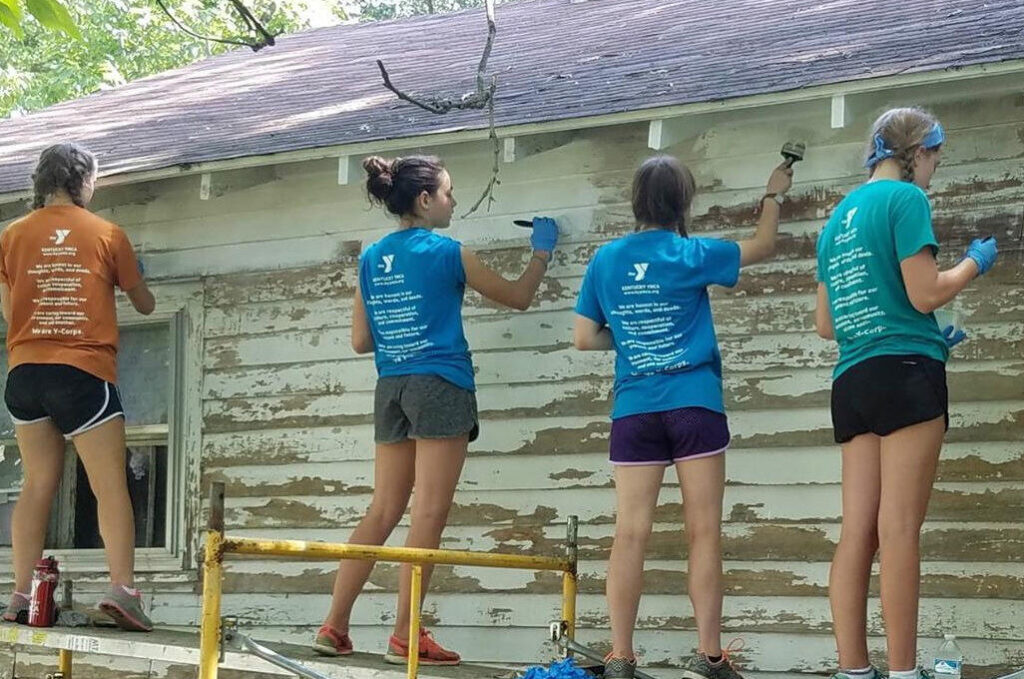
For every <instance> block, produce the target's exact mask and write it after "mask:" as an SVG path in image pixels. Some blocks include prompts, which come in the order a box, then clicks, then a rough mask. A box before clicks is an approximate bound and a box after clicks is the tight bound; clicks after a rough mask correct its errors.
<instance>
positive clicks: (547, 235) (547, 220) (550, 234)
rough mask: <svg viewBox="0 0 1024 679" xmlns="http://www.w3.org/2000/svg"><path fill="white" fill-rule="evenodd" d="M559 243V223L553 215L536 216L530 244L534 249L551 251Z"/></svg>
mask: <svg viewBox="0 0 1024 679" xmlns="http://www.w3.org/2000/svg"><path fill="white" fill-rule="evenodd" d="M556 243H558V224H556V223H555V220H553V219H552V218H551V217H534V218H533V233H532V234H530V245H531V246H532V247H533V249H534V250H540V251H541V252H551V251H552V250H554V249H555V244H556Z"/></svg>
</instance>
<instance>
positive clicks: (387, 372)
mask: <svg viewBox="0 0 1024 679" xmlns="http://www.w3.org/2000/svg"><path fill="white" fill-rule="evenodd" d="M363 167H364V168H365V169H366V172H367V175H368V179H367V185H366V186H367V191H368V193H369V195H370V198H371V200H372V201H373V202H375V203H377V204H379V205H382V206H384V207H385V208H386V209H387V211H388V212H389V213H391V214H393V215H395V216H396V217H398V229H397V230H395V231H393V232H392V233H390V234H388V235H387V236H384V237H383V238H382V239H380V240H379V241H377V242H376V243H374V244H373V245H371V246H369V247H368V248H366V250H365V251H364V252H363V255H362V257H361V258H360V262H359V279H358V284H357V287H356V293H355V300H354V309H353V315H352V348H353V349H355V351H356V353H360V354H367V353H371V352H373V354H374V358H375V361H376V364H377V372H378V375H379V379H378V380H377V388H376V395H375V401H374V429H375V436H374V438H375V440H376V444H377V446H376V455H375V460H376V462H375V468H374V484H373V501H372V503H371V504H370V508H369V510H368V512H367V514H366V516H365V517H364V518H363V520H362V521H361V522H360V523H359V526H358V527H357V528H356V529H355V531H354V532H353V533H352V537H351V538H349V542H350V543H354V544H369V545H381V544H384V541H385V540H387V538H388V536H389V535H391V531H392V530H394V528H395V526H396V525H397V524H398V521H399V519H401V517H402V515H403V514H404V513H405V509H406V506H407V505H408V503H409V497H410V495H411V493H412V490H413V487H414V486H415V488H416V495H415V498H414V499H413V503H412V511H411V514H410V524H409V534H408V537H407V538H406V541H405V545H406V546H407V547H422V548H430V549H436V548H437V547H438V545H439V544H440V540H441V532H442V530H443V529H444V526H445V522H446V521H447V518H448V511H449V509H450V508H451V504H452V497H453V494H454V493H455V485H456V483H458V480H459V475H460V474H461V472H462V464H463V462H464V460H465V458H466V448H467V446H468V444H469V442H470V441H472V440H474V439H475V438H476V436H477V432H478V426H477V404H476V393H475V391H476V386H475V384H474V380H473V364H472V361H471V359H470V353H469V345H468V344H467V342H466V337H465V334H464V333H463V329H462V301H463V294H464V293H465V289H466V286H467V285H468V286H469V287H471V288H473V289H474V290H476V291H477V292H479V293H480V294H481V295H483V296H484V297H487V298H488V299H491V300H493V301H495V302H498V303H499V304H503V305H505V306H508V307H512V308H515V309H527V308H528V307H529V306H530V304H531V303H532V302H533V299H534V296H535V295H536V293H537V288H538V287H539V286H540V282H541V279H543V277H544V273H545V271H546V270H547V267H548V262H549V261H550V259H551V252H552V250H553V249H554V247H555V243H556V241H557V240H558V229H557V226H556V225H555V222H554V220H552V219H550V218H547V217H535V218H534V220H533V232H532V235H531V237H530V243H531V245H532V246H533V255H532V257H531V258H530V260H529V262H528V263H527V265H526V270H525V271H524V272H523V274H522V275H521V276H520V277H519V278H518V279H516V280H514V281H509V280H506V279H505V278H503V277H502V276H501V275H499V274H497V273H496V272H494V271H493V270H491V269H490V268H488V267H487V266H486V265H485V264H483V262H481V261H480V258H479V257H477V255H476V254H474V253H473V252H472V251H471V250H469V249H467V248H465V247H463V246H462V245H460V244H459V243H458V241H455V240H452V239H451V238H448V237H446V236H441V235H439V234H437V233H435V230H436V229H443V228H447V227H448V224H449V222H450V221H451V218H452V212H453V210H454V209H455V204H456V203H455V197H454V195H453V187H452V181H451V177H449V175H448V172H447V170H445V168H444V165H442V163H441V161H440V160H438V159H437V158H434V157H426V156H410V157H406V158H396V159H394V160H385V159H383V158H377V157H371V158H367V159H366V160H365V161H364V162H363ZM372 568H373V564H372V563H371V562H367V561H350V560H342V561H341V563H340V565H339V568H338V576H337V579H336V580H335V584H334V597H333V600H332V603H331V610H330V612H329V613H328V615H327V619H326V620H325V622H324V625H323V627H321V628H320V631H319V632H318V633H317V636H316V639H315V641H314V643H313V648H314V650H316V651H317V652H318V653H322V654H324V655H332V656H334V655H348V654H350V653H352V641H351V639H349V635H348V630H349V617H350V615H351V613H352V605H353V604H354V603H355V600H356V597H357V596H358V595H359V592H360V591H362V589H363V585H364V584H365V583H366V579H367V577H369V575H370V570H371V569H372ZM431 571H432V568H431V566H430V565H429V564H426V565H424V566H423V591H424V592H426V590H427V585H428V583H429V581H430V574H431ZM410 574H411V569H410V567H409V566H402V573H401V578H400V580H399V597H398V613H397V616H396V620H395V628H394V634H393V635H392V636H391V638H390V639H389V640H388V651H387V654H386V655H385V656H384V659H385V660H386V661H388V662H392V663H398V664H405V663H406V660H407V657H408V636H409V596H410ZM419 651H420V660H419V662H420V664H423V665H455V664H458V662H459V660H460V658H459V655H458V654H457V653H454V652H452V651H450V650H448V649H445V648H443V647H442V646H441V645H440V644H438V643H437V642H436V641H435V640H434V639H433V637H432V636H430V634H429V633H428V632H426V631H425V630H421V633H420V639H419Z"/></svg>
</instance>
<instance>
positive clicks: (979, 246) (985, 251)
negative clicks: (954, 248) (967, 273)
mask: <svg viewBox="0 0 1024 679" xmlns="http://www.w3.org/2000/svg"><path fill="white" fill-rule="evenodd" d="M998 255H999V249H998V248H997V247H996V239H995V238H992V237H991V236H989V237H988V238H985V239H981V238H975V239H974V240H973V241H971V244H970V245H968V246H967V254H966V255H964V257H970V258H971V259H973V260H974V263H975V264H977V265H978V275H979V276H980V275H982V274H984V273H988V270H989V269H991V268H992V265H993V264H995V263H996V256H998Z"/></svg>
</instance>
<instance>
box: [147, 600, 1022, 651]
mask: <svg viewBox="0 0 1024 679" xmlns="http://www.w3.org/2000/svg"><path fill="white" fill-rule="evenodd" d="M325 599H326V597H325V596H324V594H264V595H262V596H260V597H258V598H254V597H252V596H250V595H247V594H232V593H226V594H225V595H224V598H223V600H222V601H223V604H222V605H223V610H224V611H225V613H226V614H228V615H231V614H235V615H238V617H239V618H241V619H246V620H267V621H271V620H272V621H274V623H275V624H279V625H296V626H299V625H315V624H317V623H318V622H320V621H321V620H322V612H321V610H320V608H322V606H323V604H324V603H325ZM516 602H517V605H515V606H509V603H510V600H509V599H508V598H505V597H495V598H487V597H480V596H479V595H476V594H445V595H444V596H437V597H431V598H428V599H427V601H426V602H425V604H424V608H423V614H424V615H423V619H424V624H426V625H429V626H437V625H457V626H466V627H497V628H506V629H507V628H517V627H519V628H522V627H526V628H534V629H542V628H544V627H546V626H547V624H548V623H549V622H550V621H551V620H557V619H558V616H559V612H560V607H561V601H560V598H559V597H557V596H551V595H550V594H520V595H517V596H516ZM688 608H689V607H686V609H684V611H681V610H680V601H679V597H678V596H672V595H667V596H666V595H653V596H648V597H645V598H644V599H643V602H642V606H641V609H640V615H639V617H638V619H637V627H638V628H639V629H658V630H678V631H690V632H692V631H695V630H696V623H695V621H694V619H693V617H692V614H690V612H689V610H688ZM880 608H881V607H880V605H879V601H878V600H877V599H871V600H869V606H868V630H869V633H870V634H872V635H880V634H883V633H884V627H883V625H882V616H881V610H880ZM920 611H921V615H920V623H919V625H918V630H919V634H921V635H922V636H926V637H939V636H941V635H942V634H944V633H952V634H956V635H957V637H958V638H972V639H987V640H998V639H1020V638H1021V637H1022V636H1024V630H1022V629H1021V628H1022V627H1024V601H1013V600H998V599H987V600H984V601H971V600H965V599H928V598H923V599H921V602H920ZM577 613H578V616H579V620H580V623H581V624H582V625H586V626H588V627H599V628H607V627H608V614H607V604H606V602H605V597H604V595H603V594H582V595H580V596H579V598H578V601H577ZM153 615H154V616H155V619H159V620H162V621H164V622H165V623H166V624H171V625H179V626H180V625H190V624H196V623H197V621H198V617H199V607H198V605H197V604H196V603H195V598H194V597H193V598H189V597H182V596H180V595H172V596H167V597H161V598H158V599H157V600H156V601H155V602H154V606H153ZM394 617H395V596H394V594H392V593H377V592H364V593H363V594H362V596H360V598H359V600H358V601H357V603H356V606H355V608H354V610H353V617H352V623H353V624H355V625H373V624H378V623H380V622H384V623H387V622H392V621H393V620H394ZM722 631H723V632H725V633H727V634H746V633H752V632H782V633H787V632H788V633H793V634H829V633H830V632H831V631H832V622H831V611H830V609H829V602H828V599H827V598H825V597H782V596H774V597H753V596H727V597H725V601H724V603H723V616H722Z"/></svg>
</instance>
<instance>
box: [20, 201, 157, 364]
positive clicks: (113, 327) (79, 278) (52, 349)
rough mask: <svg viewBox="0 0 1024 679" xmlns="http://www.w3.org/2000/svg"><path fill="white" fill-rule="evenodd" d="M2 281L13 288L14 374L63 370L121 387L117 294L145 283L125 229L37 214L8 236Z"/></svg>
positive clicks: (53, 211)
mask: <svg viewBox="0 0 1024 679" xmlns="http://www.w3.org/2000/svg"><path fill="white" fill-rule="evenodd" d="M0 280H2V281H3V282H4V283H6V284H7V285H8V286H9V287H10V298H11V318H10V325H9V327H8V328H7V354H8V356H7V359H8V365H9V367H10V368H14V367H15V366H17V365H21V364H24V363H62V364H66V365H72V366H74V367H76V368H79V369H80V370H84V371H85V372H87V373H89V374H91V375H95V376H97V377H99V378H101V379H104V380H106V381H108V382H116V381H117V307H116V304H115V302H114V286H115V285H116V286H118V287H120V288H121V289H122V290H126V291H127V290H131V289H132V288H134V287H135V286H137V285H138V284H139V283H140V282H141V281H142V275H141V274H140V273H139V268H138V260H136V258H135V251H134V250H133V249H132V244H131V242H129V240H128V237H127V236H126V235H125V233H124V231H122V230H121V228H120V227H118V226H117V225H115V224H111V223H110V222H108V221H106V220H105V219H101V218H100V217H97V216H96V215H94V214H92V213H91V212H89V211H88V210H85V209H83V208H80V207H76V206H74V205H53V206H49V207H44V208H40V209H38V210H35V211H34V212H32V213H31V214H29V215H28V216H26V217H23V218H22V219H19V220H18V221H16V222H14V223H13V224H11V225H10V226H8V227H7V229H5V230H4V232H3V235H0Z"/></svg>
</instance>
